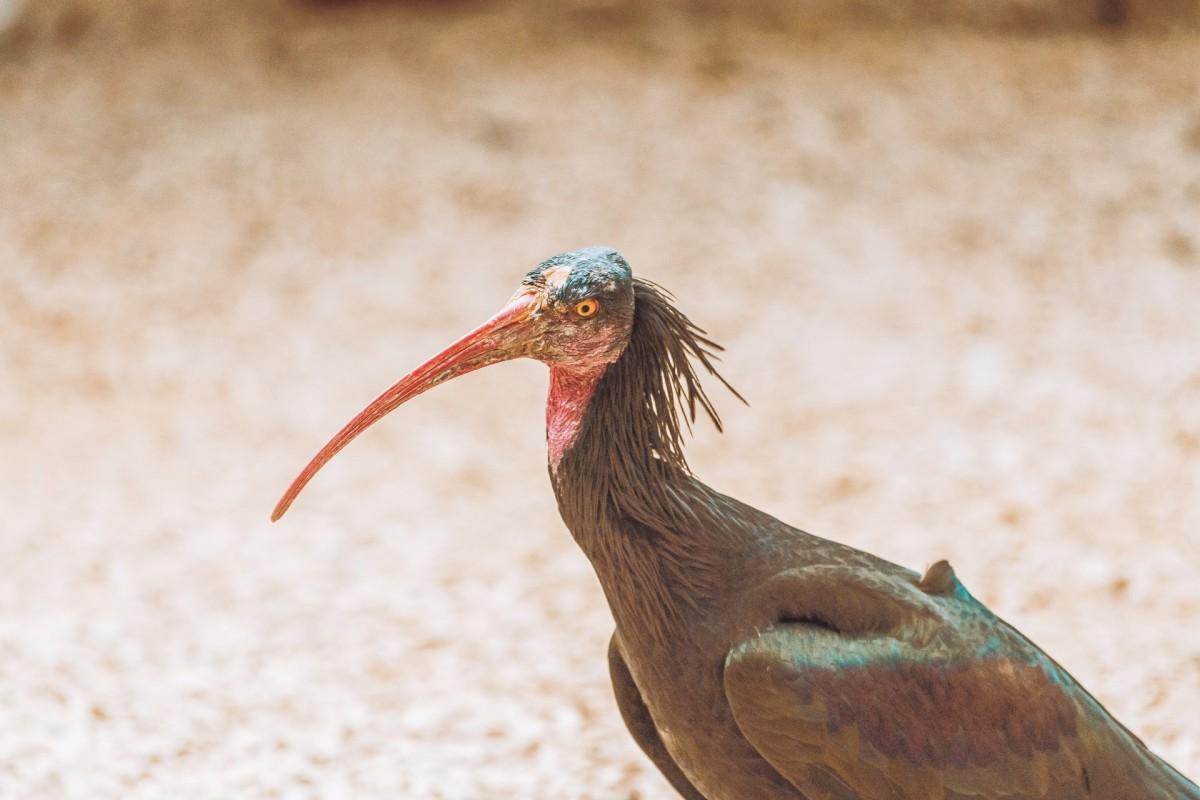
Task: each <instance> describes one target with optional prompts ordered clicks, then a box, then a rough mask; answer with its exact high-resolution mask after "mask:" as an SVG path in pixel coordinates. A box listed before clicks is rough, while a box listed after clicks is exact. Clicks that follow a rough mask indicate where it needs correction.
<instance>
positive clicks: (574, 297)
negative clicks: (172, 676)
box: [272, 247, 1200, 800]
mask: <svg viewBox="0 0 1200 800" xmlns="http://www.w3.org/2000/svg"><path fill="white" fill-rule="evenodd" d="M721 350H722V348H721V347H720V346H719V345H718V344H717V343H716V342H714V341H713V340H712V339H710V338H709V337H708V334H707V333H706V332H705V331H704V330H703V329H702V328H700V327H698V326H697V325H696V324H694V323H693V322H692V321H691V320H690V319H689V318H688V317H687V316H686V315H685V314H684V313H683V312H682V311H680V310H679V309H678V307H677V305H676V302H675V299H674V297H673V296H672V295H671V294H670V293H669V292H668V291H667V290H665V289H664V288H662V287H660V286H659V285H657V284H655V283H653V282H650V281H647V280H644V279H641V278H635V277H634V276H633V273H632V270H631V268H630V266H629V263H628V262H627V261H626V260H625V258H624V257H623V256H622V255H621V254H620V253H619V252H618V251H617V250H615V249H612V248H610V247H589V248H584V249H580V250H574V251H571V252H566V253H561V254H559V255H556V256H553V257H551V258H549V259H547V260H545V261H543V262H542V263H540V264H538V265H537V266H536V267H534V268H533V269H532V270H531V271H530V272H529V273H528V274H527V275H526V276H525V278H524V280H523V281H522V282H521V284H520V286H519V288H518V290H517V292H516V293H515V294H514V295H513V297H512V298H511V299H510V301H509V302H508V303H507V304H506V305H504V306H503V308H502V309H501V310H500V311H499V312H498V313H496V314H495V315H494V316H492V317H491V318H489V319H488V320H486V321H485V322H484V323H482V324H481V325H480V326H479V327H477V328H475V329H474V330H472V331H471V332H469V333H467V334H466V335H465V336H463V337H462V338H461V339H459V340H458V341H456V342H455V343H453V344H451V345H450V346H449V347H447V348H446V349H445V350H443V351H442V352H441V353H439V354H438V355H436V356H434V357H433V358H432V359H430V360H429V361H427V362H425V363H424V364H423V365H421V366H419V367H417V368H416V369H415V370H414V371H412V372H411V373H409V374H408V375H406V376H405V377H403V378H401V379H400V380H399V381H398V382H397V383H395V384H394V385H393V386H392V387H391V388H389V389H387V390H386V391H385V392H383V393H382V394H381V395H379V397H377V398H376V399H375V400H374V401H373V402H371V403H370V404H369V405H368V406H367V407H366V408H364V409H363V410H362V411H361V412H360V413H359V414H358V415H357V416H355V417H354V418H353V419H352V420H351V421H350V422H349V423H347V424H346V426H345V427H343V428H342V429H341V430H340V431H339V432H338V433H337V434H335V435H334V436H333V438H332V439H330V441H329V442H328V443H327V444H326V445H325V446H324V447H323V448H322V449H321V450H320V451H319V452H318V453H317V455H316V456H314V457H313V459H312V460H311V461H310V462H309V464H308V465H307V466H306V467H305V468H304V469H303V471H302V472H301V473H300V474H299V475H298V476H297V477H296V479H295V481H294V482H293V483H292V484H291V486H290V487H289V488H288V489H287V491H286V492H285V493H284V495H283V497H282V498H281V499H280V500H279V503H278V504H277V506H276V507H275V509H274V512H273V514H272V520H273V521H275V520H278V519H279V518H280V517H281V516H282V515H283V514H284V512H285V511H287V509H288V507H289V506H290V505H291V504H292V502H293V501H294V500H295V499H296V497H297V495H298V494H299V493H300V491H301V490H302V489H303V488H304V487H305V485H306V484H307V483H308V482H309V481H310V480H311V479H312V477H313V476H314V475H315V474H316V472H317V471H318V470H319V469H320V468H321V467H322V466H323V465H324V464H325V463H326V462H328V461H329V460H330V459H331V458H332V457H333V456H334V455H335V454H336V453H337V452H338V451H340V450H341V449H342V448H343V447H345V446H346V445H347V444H348V443H349V442H350V441H351V440H352V439H354V438H355V437H356V436H358V435H359V434H360V433H362V432H363V431H364V430H365V429H366V428H368V427H369V426H370V425H372V424H374V423H375V422H377V421H378V420H379V419H381V418H382V417H383V416H384V415H386V414H388V413H389V412H391V411H392V410H394V409H395V408H397V407H398V406H400V405H401V404H403V403H404V402H406V401H407V400H409V399H411V398H413V397H415V396H417V395H418V394H420V393H422V392H424V391H426V390H428V389H431V388H433V387H434V386H437V385H439V384H442V383H445V382H446V381H449V380H452V379H454V378H456V377H459V376H461V375H465V374H467V373H469V372H472V371H474V370H478V369H481V368H483V367H486V366H489V365H492V364H496V363H499V362H503V361H508V360H511V359H515V358H533V359H536V360H539V361H541V362H543V363H545V364H546V365H547V366H548V367H549V372H550V379H549V391H548V394H547V403H546V441H547V461H548V468H549V472H550V478H551V483H552V485H553V489H554V493H555V496H556V499H557V503H558V509H559V512H560V515H561V517H562V519H563V521H564V523H565V524H566V527H567V528H568V529H569V531H570V533H571V535H572V536H573V538H574V539H575V541H576V543H577V544H578V545H579V547H580V548H581V549H582V551H583V552H584V554H585V555H586V556H587V558H588V559H589V560H590V561H591V564H592V566H593V567H594V569H595V572H596V575H597V577H598V578H599V581H600V585H601V587H602V589H603V592H604V595H605V598H606V600H607V602H608V605H609V608H610V610H611V612H612V616H613V619H614V622H615V631H614V633H613V635H612V637H611V639H610V641H609V646H608V666H609V672H610V676H611V679H612V684H613V692H614V695H615V698H616V702H617V707H618V710H619V712H620V715H621V717H622V719H623V720H624V722H625V725H626V727H627V728H628V730H629V732H630V734H631V735H632V736H633V738H634V740H635V741H636V742H637V744H638V745H639V747H640V748H641V750H642V751H643V752H644V753H645V755H646V756H647V757H648V758H649V760H650V761H651V762H653V764H654V765H655V766H656V767H657V768H658V769H659V771H660V772H661V773H662V774H663V776H664V777H665V778H666V780H667V781H668V782H669V783H670V784H671V785H672V786H673V787H674V789H675V790H676V791H677V792H678V793H679V795H681V796H682V797H684V798H687V800H797V799H798V798H808V800H927V799H928V798H936V799H937V800H1001V798H1003V800H1034V799H1035V798H1038V799H1045V800H1049V799H1050V798H1053V800H1076V799H1079V800H1083V799H1084V798H1088V799H1089V800H1143V799H1145V800H1149V799H1151V798H1153V799H1154V800H1200V787H1197V786H1196V784H1194V783H1192V782H1191V781H1190V780H1188V779H1187V778H1186V777H1184V776H1183V775H1182V774H1181V773H1180V772H1178V771H1177V770H1175V769H1174V768H1173V767H1172V766H1170V765H1169V764H1168V763H1167V762H1166V761H1164V760H1162V759H1161V758H1159V757H1158V756H1156V755H1155V754H1154V753H1152V752H1151V751H1150V750H1149V748H1147V747H1146V745H1145V744H1143V742H1142V741H1141V740H1140V739H1138V737H1137V736H1135V735H1134V734H1133V733H1132V732H1130V731H1129V729H1127V728H1126V727H1125V726H1123V725H1122V724H1121V723H1120V722H1118V721H1117V720H1116V719H1115V718H1114V717H1113V716H1112V715H1111V714H1110V713H1109V712H1108V711H1107V710H1106V709H1105V708H1104V706H1102V705H1101V704H1100V702H1098V701H1097V700H1096V699H1095V698H1094V697H1093V696H1092V695H1091V694H1089V693H1088V692H1087V691H1086V690H1085V689H1084V688H1083V687H1082V686H1081V685H1080V684H1079V683H1078V682H1076V681H1075V680H1074V678H1072V677H1071V675H1070V674H1069V673H1068V672H1067V671H1066V670H1065V669H1064V668H1063V667H1061V666H1060V665H1059V664H1058V663H1057V662H1055V661H1054V660H1053V659H1052V658H1050V656H1048V655H1046V653H1045V652H1043V651H1042V650H1041V649H1040V648H1038V647H1037V646H1036V645H1035V644H1033V643H1032V642H1031V641H1030V640H1029V639H1027V638H1026V637H1025V636H1023V635H1022V634H1021V633H1020V632H1018V631H1017V630H1016V629H1015V628H1014V627H1012V626H1011V625H1009V624H1007V623H1006V622H1005V621H1004V620H1002V619H1001V618H1000V617H998V616H997V615H995V614H994V613H992V612H991V611H990V610H989V609H988V608H987V607H986V606H985V605H983V604H982V603H981V602H979V601H978V600H977V599H975V598H974V597H973V596H972V595H971V594H970V593H969V592H968V591H967V589H966V588H965V587H964V585H963V583H962V582H961V581H960V580H959V579H958V577H957V576H956V574H955V571H954V569H953V568H952V567H951V566H950V564H949V563H948V562H946V561H938V562H936V563H935V564H933V565H932V566H931V567H929V568H928V569H927V570H926V571H925V572H924V573H918V572H915V571H913V570H910V569H907V568H905V567H902V566H899V565H896V564H893V563H890V562H888V561H886V560H884V559H882V558H879V557H876V556H874V555H872V554H870V553H867V552H864V551H862V550H857V549H855V548H852V547H849V546H847V545H844V544H839V543H837V542H834V541H831V540H828V539H824V538H820V537H818V536H814V535H812V534H809V533H806V532H804V531H802V530H799V529H797V528H794V527H792V526H790V525H787V524H785V523H783V522H781V521H779V520H778V519H775V518H774V517H772V516H770V515H768V514H766V513H764V512H762V511H759V510H757V509H755V508H752V507H751V506H749V505H746V504H745V503H742V502H739V501H738V500H735V499H733V498H731V497H728V496H726V495H723V494H721V493H720V492H718V491H716V490H714V489H711V488H709V487H708V486H707V485H705V484H704V483H702V482H701V481H700V480H699V479H698V478H697V477H696V476H695V474H694V472H693V471H692V469H691V468H690V466H689V465H688V462H687V460H686V458H685V455H684V439H685V436H686V434H687V432H688V431H690V429H691V427H692V425H693V424H694V423H695V422H696V421H697V419H699V418H701V415H703V416H705V417H708V418H709V419H710V420H711V421H712V423H713V424H714V425H715V427H716V428H717V430H721V418H720V416H719V415H718V413H717V410H716V407H715V405H714V403H713V401H712V400H711V399H710V397H709V395H708V393H707V391H706V389H705V387H704V385H703V383H702V379H703V378H704V377H705V376H707V378H708V379H709V380H715V381H718V382H720V383H721V384H722V385H723V386H724V387H725V388H727V389H728V390H729V391H730V392H732V393H733V395H734V396H735V397H737V398H739V399H741V395H739V394H738V393H737V391H736V390H734V389H733V387H731V386H730V385H729V384H728V383H727V382H726V381H725V379H724V378H723V377H722V376H721V375H720V373H719V372H718V370H717V368H716V361H717V359H718V353H719V352H720V351H721ZM743 402H744V401H743Z"/></svg>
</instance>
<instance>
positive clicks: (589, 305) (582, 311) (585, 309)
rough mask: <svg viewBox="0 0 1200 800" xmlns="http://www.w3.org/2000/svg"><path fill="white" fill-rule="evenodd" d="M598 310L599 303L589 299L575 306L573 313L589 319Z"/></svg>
mask: <svg viewBox="0 0 1200 800" xmlns="http://www.w3.org/2000/svg"><path fill="white" fill-rule="evenodd" d="M599 310H600V303H598V302H597V301H595V300H593V299H591V298H589V299H587V300H580V301H579V302H578V303H576V304H575V313H576V314H578V315H579V316H581V317H590V316H592V315H593V314H595V313H596V312H597V311H599Z"/></svg>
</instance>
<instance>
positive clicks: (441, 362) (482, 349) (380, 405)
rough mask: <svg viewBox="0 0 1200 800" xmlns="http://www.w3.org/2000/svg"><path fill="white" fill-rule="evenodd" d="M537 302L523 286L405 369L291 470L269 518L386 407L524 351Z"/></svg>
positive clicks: (279, 514)
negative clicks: (475, 325)
mask: <svg viewBox="0 0 1200 800" xmlns="http://www.w3.org/2000/svg"><path fill="white" fill-rule="evenodd" d="M536 305H537V296H536V295H534V294H531V293H528V292H522V293H521V294H518V295H517V296H516V297H514V298H513V299H512V301H510V302H509V304H508V305H506V306H505V307H504V308H502V309H500V311H499V313H497V314H496V315H495V316H494V317H492V318H491V319H489V320H488V321H487V322H485V323H483V324H482V325H480V326H479V327H478V328H476V329H475V330H473V331H471V332H470V333H468V334H467V335H466V336H464V337H462V338H461V339H459V340H458V341H457V342H455V343H454V344H452V345H450V346H449V347H447V348H446V349H445V350H443V351H442V352H440V353H438V354H437V355H436V356H434V357H433V358H431V359H429V360H428V361H426V362H425V363H424V364H422V365H421V366H419V367H417V368H416V369H415V370H413V371H412V372H410V373H409V374H408V375H405V376H404V377H403V378H401V379H400V380H399V381H397V382H396V384H395V385H394V386H392V388H390V389H388V390H387V391H386V392H384V393H383V394H381V395H379V397H377V398H375V399H374V400H373V401H372V402H371V404H370V405H368V406H367V407H366V408H364V409H363V410H362V411H360V412H359V413H358V416H356V417H355V418H354V419H352V420H350V421H349V422H347V423H346V426H345V427H344V428H342V429H341V430H340V431H338V432H337V434H335V435H334V437H333V438H332V439H330V440H329V442H328V443H327V444H326V445H325V446H324V447H322V448H321V450H320V452H318V453H317V454H316V455H315V456H313V459H312V461H309V462H308V466H306V467H305V468H304V470H303V471H302V472H301V473H300V474H299V475H297V476H296V480H294V481H292V485H291V486H289V487H288V490H287V491H286V492H284V494H283V497H281V498H280V499H279V502H278V503H277V504H276V505H275V510H274V511H273V512H271V521H272V522H275V521H276V520H278V519H279V518H280V517H282V516H283V515H284V513H285V512H286V511H287V510H288V507H289V506H291V504H292V502H293V501H294V500H295V499H296V496H297V495H298V494H300V491H301V490H302V489H303V488H304V487H305V486H306V485H307V484H308V482H309V481H310V480H312V478H313V476H314V475H316V474H317V470H319V469H321V467H323V466H325V463H326V462H328V461H329V459H331V458H333V457H334V456H335V455H337V453H338V451H339V450H341V449H342V448H343V447H345V446H346V445H348V444H350V441H351V440H352V439H353V438H354V437H356V436H358V435H359V434H360V433H362V432H363V431H365V430H366V429H367V428H369V427H371V425H373V424H374V423H375V422H377V421H379V420H380V419H382V418H383V417H384V416H385V415H387V414H388V413H389V412H390V411H393V410H395V409H396V408H398V407H399V406H400V405H401V404H403V403H404V402H406V401H408V400H411V399H412V398H414V397H416V396H417V395H419V394H421V392H424V391H425V390H427V389H432V388H433V387H434V386H437V385H438V384H439V383H444V382H446V381H448V380H450V379H451V378H457V377H458V376H459V375H466V374H467V373H468V372H473V371H475V370H477V369H479V368H481V367H486V366H488V365H489V364H495V363H497V362H500V361H507V360H508V359H510V358H516V357H518V356H522V355H525V349H524V345H525V344H527V342H528V341H529V330H528V328H527V327H526V326H525V325H523V324H521V323H524V322H526V321H527V320H528V319H529V318H530V316H531V315H532V312H533V310H534V308H535V306H536Z"/></svg>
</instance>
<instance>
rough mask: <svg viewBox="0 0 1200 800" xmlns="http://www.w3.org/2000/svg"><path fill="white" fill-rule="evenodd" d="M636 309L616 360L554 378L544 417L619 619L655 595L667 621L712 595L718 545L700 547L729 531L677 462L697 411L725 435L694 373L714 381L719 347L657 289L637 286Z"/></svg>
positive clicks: (711, 497) (563, 500) (558, 471)
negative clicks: (638, 600) (634, 601)
mask: <svg viewBox="0 0 1200 800" xmlns="http://www.w3.org/2000/svg"><path fill="white" fill-rule="evenodd" d="M635 300H636V305H635V307H634V320H633V327H632V330H631V332H630V338H629V342H628V344H627V345H626V346H625V349H624V350H623V351H622V353H621V355H620V357H619V358H618V359H617V360H616V361H615V362H614V363H613V364H611V365H609V366H607V367H600V368H598V369H596V370H593V371H587V372H569V371H566V370H564V369H561V368H552V369H551V378H550V393H549V402H548V405H547V411H546V419H547V441H548V445H549V450H550V454H549V457H550V468H551V472H552V479H553V483H554V489H555V494H556V495H557V497H558V505H559V511H560V513H561V514H562V516H563V521H564V522H566V523H567V527H568V528H570V530H571V533H572V535H573V536H574V537H575V540H576V541H577V542H578V543H579V545H580V546H581V547H582V548H583V550H584V552H585V553H586V554H587V556H588V557H589V559H590V560H591V561H592V563H593V565H594V566H595V567H596V571H597V574H598V576H599V577H600V581H601V584H602V585H604V587H605V592H606V594H608V596H609V602H610V604H611V605H612V606H613V610H614V614H616V615H617V616H618V618H619V617H620V616H622V613H623V612H621V609H622V608H623V607H624V606H625V604H626V603H627V602H628V601H629V598H630V597H646V596H648V595H652V596H654V597H655V598H657V599H656V600H655V601H654V603H653V605H655V606H656V607H659V608H664V609H667V608H670V609H674V611H672V612H670V613H671V614H674V613H677V612H678V611H679V610H681V609H683V608H685V607H686V606H688V605H694V604H695V603H696V602H698V598H702V597H704V596H708V595H711V594H712V591H711V589H712V586H713V585H714V583H715V582H716V581H719V580H721V577H720V576H721V575H722V574H723V570H724V568H723V566H722V564H720V563H711V564H710V563H707V561H705V560H704V559H705V555H704V554H709V555H712V554H719V553H720V552H721V547H720V546H719V544H713V543H708V544H706V545H705V546H700V547H698V546H697V544H698V541H697V540H698V539H700V538H703V537H708V538H715V539H720V538H722V537H724V536H727V535H729V534H730V533H731V531H729V530H726V528H728V526H729V524H730V522H731V520H730V518H729V517H728V516H722V514H721V513H720V512H718V510H717V509H716V508H715V507H714V504H718V503H719V502H720V500H721V499H722V498H720V496H719V495H717V494H716V493H715V492H712V491H711V490H709V489H708V488H707V487H705V486H704V485H703V484H701V483H700V482H699V481H697V480H696V479H695V478H693V477H692V475H691V472H690V471H689V469H688V466H687V463H686V461H685V459H684V456H683V435H684V431H686V430H687V429H688V428H690V425H691V422H692V420H693V419H694V417H695V414H696V410H697V407H699V408H700V409H701V410H703V411H704V412H705V413H706V414H708V416H710V417H711V418H712V420H713V422H714V423H716V424H717V427H718V429H719V428H720V422H719V419H718V418H717V415H716V411H715V410H714V409H713V407H712V404H711V403H710V401H709V399H708V397H707V395H705V393H704V390H703V388H702V387H701V386H700V382H699V376H698V374H697V372H696V370H695V368H694V367H695V366H696V365H699V366H702V367H703V368H704V369H705V370H706V371H708V372H709V373H710V374H713V375H716V376H717V377H718V379H719V378H720V376H719V375H717V373H716V371H715V369H714V368H713V365H712V362H711V359H712V356H713V351H715V350H719V349H720V348H719V347H718V346H717V345H716V344H715V343H713V342H711V341H710V340H708V339H706V338H705V337H704V336H703V331H701V330H699V329H698V328H696V327H695V326H694V325H692V323H691V322H690V321H689V320H688V319H687V317H685V316H684V315H683V314H682V313H681V312H679V311H678V310H677V309H675V307H674V306H672V305H671V304H670V302H669V300H668V299H667V297H666V295H665V293H663V292H662V291H661V290H659V289H657V287H654V286H653V285H652V284H647V283H643V282H635ZM722 383H724V381H722ZM726 385H727V384H726ZM735 394H736V392H735ZM718 560H719V559H718ZM630 613H633V612H632V611H631V612H630ZM666 618H667V617H662V619H666Z"/></svg>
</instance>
